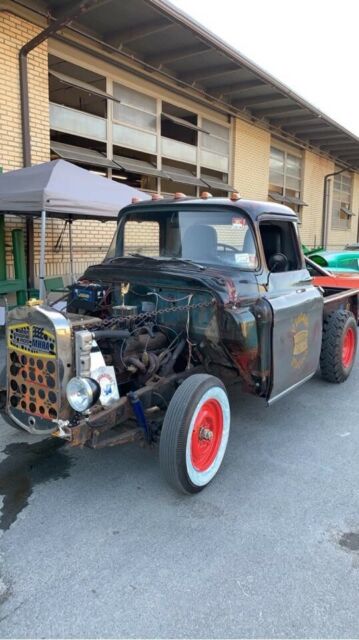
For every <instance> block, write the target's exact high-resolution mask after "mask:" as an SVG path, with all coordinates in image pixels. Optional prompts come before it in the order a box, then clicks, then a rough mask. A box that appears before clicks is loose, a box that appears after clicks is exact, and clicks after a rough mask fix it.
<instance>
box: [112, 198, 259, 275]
mask: <svg viewBox="0 0 359 640" xmlns="http://www.w3.org/2000/svg"><path fill="white" fill-rule="evenodd" d="M131 253H140V254H141V255H145V256H149V257H156V258H158V259H159V260H161V259H163V260H165V259H170V258H180V259H182V260H190V261H194V262H199V263H203V264H215V265H230V266H233V267H237V268H239V269H244V270H254V269H256V268H257V266H258V258H257V248H256V243H255V240H254V235H253V231H252V228H251V225H250V222H249V220H248V219H247V217H246V216H245V215H244V214H242V213H241V212H240V211H236V210H235V211H233V210H232V209H230V210H229V209H212V208H211V209H210V208H207V209H206V210H202V209H184V210H180V209H176V210H173V209H169V210H165V209H162V208H161V209H160V210H156V209H152V208H151V209H150V210H148V211H136V212H135V211H134V212H133V213H131V212H129V213H128V214H127V215H126V216H124V217H123V218H122V220H121V221H120V224H119V227H118V230H117V233H116V237H115V238H114V240H113V243H112V246H111V249H110V251H109V253H108V255H107V259H108V258H110V257H113V256H114V255H117V256H124V255H128V254H131Z"/></svg>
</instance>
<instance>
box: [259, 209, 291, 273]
mask: <svg viewBox="0 0 359 640" xmlns="http://www.w3.org/2000/svg"><path fill="white" fill-rule="evenodd" d="M259 229H260V234H261V238H262V244H263V249H264V255H265V259H266V263H267V267H268V269H269V270H270V271H275V272H279V271H297V270H299V269H301V268H302V258H301V254H300V252H299V247H298V236H297V233H296V229H295V226H294V224H293V222H291V221H289V220H266V221H264V222H261V223H260V225H259Z"/></svg>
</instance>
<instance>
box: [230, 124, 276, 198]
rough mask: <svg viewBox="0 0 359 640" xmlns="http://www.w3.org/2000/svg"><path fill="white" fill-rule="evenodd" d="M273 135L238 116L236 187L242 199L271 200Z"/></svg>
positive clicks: (234, 179) (235, 138)
mask: <svg viewBox="0 0 359 640" xmlns="http://www.w3.org/2000/svg"><path fill="white" fill-rule="evenodd" d="M269 150H270V134H269V133H268V132H267V131H264V130H263V129H259V127H255V126H254V125H251V124H248V123H247V122H244V121H243V120H239V119H236V121H235V126H234V144H233V173H232V175H233V186H234V187H235V188H236V189H238V191H239V192H240V194H241V196H242V197H243V198H249V199H253V200H268V178H269Z"/></svg>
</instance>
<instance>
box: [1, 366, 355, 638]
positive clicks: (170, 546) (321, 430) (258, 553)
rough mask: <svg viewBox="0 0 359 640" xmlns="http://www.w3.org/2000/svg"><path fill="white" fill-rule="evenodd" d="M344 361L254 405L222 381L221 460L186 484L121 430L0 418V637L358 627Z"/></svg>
mask: <svg viewBox="0 0 359 640" xmlns="http://www.w3.org/2000/svg"><path fill="white" fill-rule="evenodd" d="M358 385H359V368H358V367H356V368H355V370H354V372H353V374H352V377H351V378H350V379H349V380H348V381H347V382H346V383H345V384H343V385H339V386H334V385H330V384H328V383H325V382H323V381H322V380H321V379H320V378H319V377H316V378H315V379H314V380H312V381H311V382H309V383H307V384H306V385H305V386H303V387H302V388H301V389H299V390H297V391H296V392H294V393H292V394H291V395H289V396H288V397H287V398H285V399H283V400H282V401H281V402H278V403H277V404H275V405H273V407H271V408H270V409H267V408H266V407H265V406H264V404H262V403H261V402H259V401H258V400H256V399H255V398H250V397H246V396H240V395H239V394H238V392H236V391H234V392H233V393H232V410H233V420H232V430H231V436H230V443H229V447H228V452H227V454H226V457H225V462H224V465H223V468H222V470H221V472H220V474H219V475H218V477H217V478H216V479H215V480H214V481H213V483H212V484H211V485H210V486H209V487H208V488H207V489H205V490H204V491H203V492H202V493H200V494H198V495H196V496H193V497H184V496H181V495H177V494H176V493H174V492H173V491H172V490H171V489H170V488H168V487H167V486H166V484H165V483H164V481H163V479H162V477H161V476H160V473H159V467H158V459H157V453H156V452H152V451H149V450H143V449H141V448H139V447H137V446H136V445H129V446H127V447H122V448H112V449H108V450H106V449H105V450H101V451H92V450H89V449H84V450H69V449H66V448H65V447H58V443H57V441H45V442H41V440H40V439H39V438H36V439H34V438H33V437H31V436H29V435H27V434H26V433H25V432H22V431H19V430H16V429H14V428H13V427H11V426H10V425H8V424H7V423H6V422H4V420H0V438H1V449H2V454H1V456H2V458H1V462H0V493H2V494H3V495H5V499H4V503H3V512H2V518H1V523H0V524H1V526H2V528H3V533H2V537H1V539H0V551H1V567H0V574H1V586H0V591H1V592H2V604H1V612H0V636H1V637H10V638H15V637H17V638H18V637H23V638H30V637H50V638H60V637H68V638H73V637H79V638H85V637H93V638H98V637H102V638H115V637H142V638H175V637H176V638H187V637H194V638H214V637H221V638H234V637H250V638H259V637H276V638H281V637H307V638H309V637H320V638H324V637H331V638H333V637H341V638H350V637H358V636H359V616H358V605H359V596H358V593H359V535H358V532H359V464H358V462H359V453H358V451H359V426H358V413H359V394H358V392H357V389H358Z"/></svg>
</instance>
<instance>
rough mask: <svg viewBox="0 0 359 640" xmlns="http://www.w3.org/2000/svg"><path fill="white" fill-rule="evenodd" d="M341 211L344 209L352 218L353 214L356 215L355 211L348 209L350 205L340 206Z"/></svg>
mask: <svg viewBox="0 0 359 640" xmlns="http://www.w3.org/2000/svg"><path fill="white" fill-rule="evenodd" d="M340 211H343V213H345V214H346V215H347V216H349V218H351V217H352V216H355V213H354V212H353V211H351V209H348V207H340Z"/></svg>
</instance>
